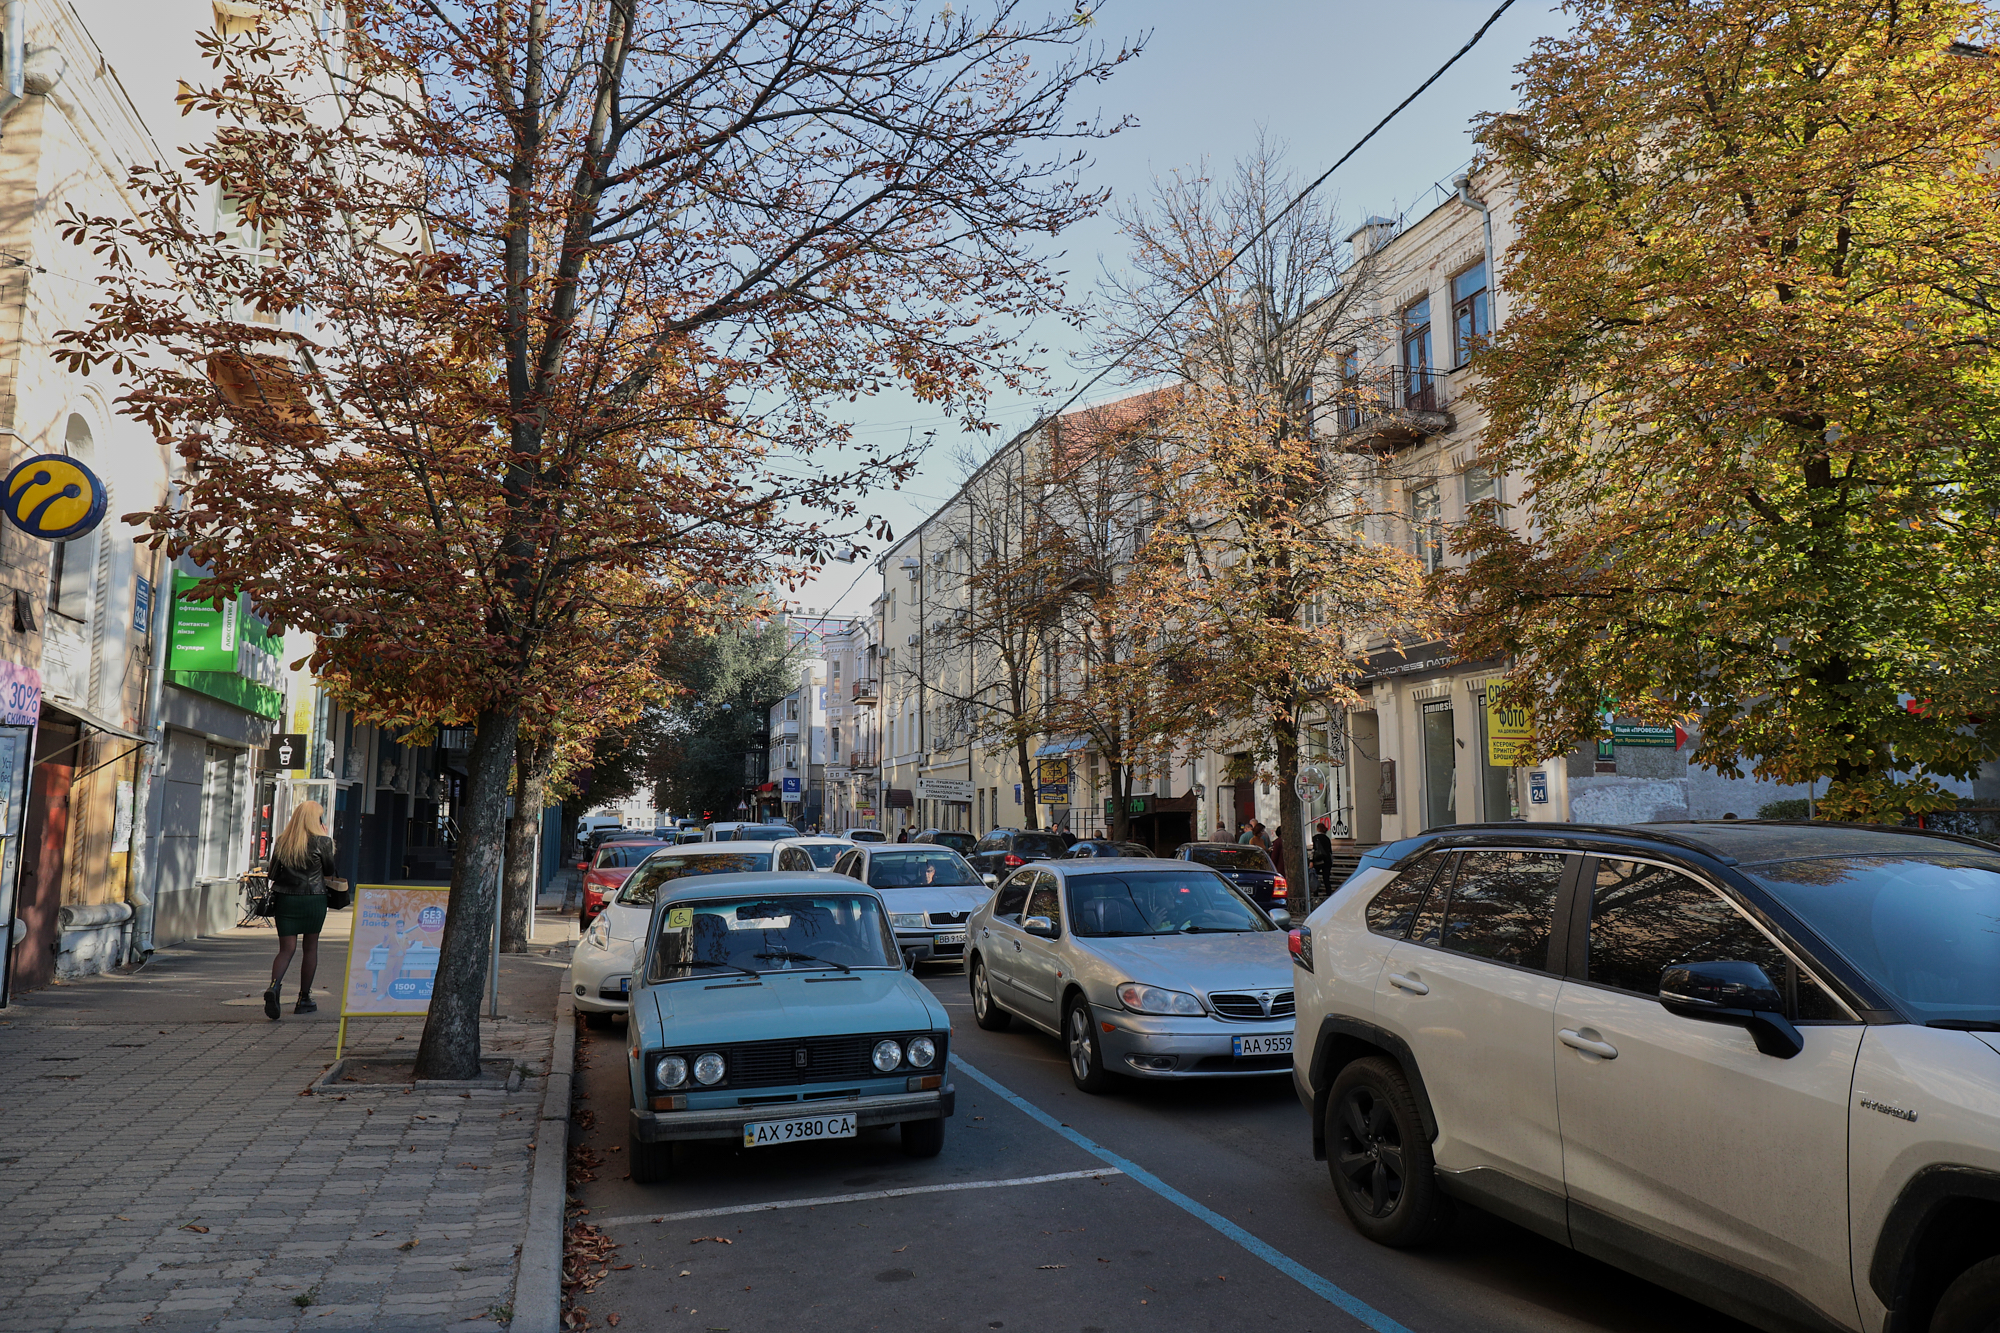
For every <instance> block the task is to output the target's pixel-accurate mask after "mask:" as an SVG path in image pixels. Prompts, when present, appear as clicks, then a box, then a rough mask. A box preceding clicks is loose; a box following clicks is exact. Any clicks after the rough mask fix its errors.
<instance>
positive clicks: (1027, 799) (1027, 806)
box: [993, 740, 1041, 828]
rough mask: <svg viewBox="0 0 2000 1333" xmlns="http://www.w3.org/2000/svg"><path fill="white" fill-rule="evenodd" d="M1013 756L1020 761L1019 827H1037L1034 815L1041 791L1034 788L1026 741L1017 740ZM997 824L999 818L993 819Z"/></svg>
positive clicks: (1032, 764)
mask: <svg viewBox="0 0 2000 1333" xmlns="http://www.w3.org/2000/svg"><path fill="white" fill-rule="evenodd" d="M1014 757H1015V758H1016V759H1018V760H1020V762H1021V827H1022V828H1039V827H1040V825H1039V824H1037V823H1036V822H1035V817H1036V815H1037V814H1039V813H1040V811H1039V809H1038V807H1037V801H1038V799H1039V797H1040V796H1041V793H1040V792H1039V791H1038V790H1036V788H1035V772H1034V761H1033V760H1032V759H1031V758H1029V756H1028V742H1027V741H1026V740H1022V741H1019V742H1017V743H1016V744H1015V746H1014ZM993 822H994V823H995V824H998V823H999V822H1000V821H999V819H997V818H996V819H994V821H993Z"/></svg>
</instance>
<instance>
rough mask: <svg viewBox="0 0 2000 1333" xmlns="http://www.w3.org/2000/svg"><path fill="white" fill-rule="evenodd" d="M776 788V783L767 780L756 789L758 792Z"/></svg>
mask: <svg viewBox="0 0 2000 1333" xmlns="http://www.w3.org/2000/svg"><path fill="white" fill-rule="evenodd" d="M777 789H778V784H777V783H775V782H767V783H765V784H764V785H763V786H761V787H759V788H758V789H757V790H758V791H760V792H766V791H776V790H777Z"/></svg>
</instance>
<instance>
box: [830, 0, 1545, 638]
mask: <svg viewBox="0 0 2000 1333" xmlns="http://www.w3.org/2000/svg"><path fill="white" fill-rule="evenodd" d="M1513 7H1514V0H1500V6H1499V7H1498V8H1497V9H1495V10H1494V11H1493V12H1492V13H1491V14H1488V15H1487V16H1486V21H1485V22H1484V23H1482V24H1480V25H1479V27H1478V28H1477V29H1476V30H1475V31H1474V32H1473V34H1472V36H1470V37H1468V38H1467V39H1466V41H1465V45H1463V46H1461V47H1459V48H1458V50H1456V51H1454V52H1453V53H1452V55H1451V58H1450V59H1449V60H1447V61H1445V62H1444V63H1443V64H1442V65H1439V66H1438V67H1437V68H1436V69H1435V70H1433V71H1432V72H1431V76H1430V77H1429V78H1427V79H1425V80H1424V81H1423V82H1422V83H1420V84H1418V85H1417V86H1416V87H1415V88H1414V89H1412V90H1411V92H1410V94H1409V96H1407V97H1405V98H1404V99H1403V100H1402V101H1400V102H1398V103H1396V105H1395V106H1393V107H1391V108H1390V109H1389V114H1387V115H1386V116H1383V117H1382V119H1380V120H1378V121H1376V122H1375V124H1374V126H1373V128H1371V129H1370V130H1369V131H1368V133H1366V134H1364V135H1362V136H1361V137H1360V138H1359V139H1356V140H1355V141H1354V146H1353V147H1351V148H1349V149H1348V150H1347V151H1346V152H1344V153H1342V154H1341V155H1340V156H1339V157H1338V158H1336V159H1335V160H1334V163H1333V165H1332V166H1330V167H1328V168H1327V169H1326V170H1325V171H1322V172H1321V173H1320V174H1319V175H1317V176H1315V177H1314V178H1313V179H1312V181H1311V182H1310V183H1309V184H1308V185H1307V186H1306V187H1305V188H1304V189H1302V190H1300V191H1299V192H1298V193H1297V194H1296V195H1294V196H1293V197H1292V199H1291V202H1289V203H1287V204H1286V205H1285V206H1284V207H1283V208H1281V209H1279V210H1278V211H1277V212H1276V213H1273V214H1272V215H1271V217H1270V219H1269V220H1268V221H1266V222H1265V223H1264V225H1263V226H1261V227H1259V228H1258V229H1257V230H1256V231H1255V232H1253V233H1252V234H1251V236H1250V238H1249V239H1248V240H1247V241H1245V242H1244V243H1243V244H1242V245H1240V246H1238V247H1237V248H1236V252H1235V254H1232V255H1231V256H1230V257H1229V258H1228V259H1226V260H1224V261H1223V262H1222V263H1220V264H1218V265H1217V266H1216V268H1215V271H1214V272H1213V273H1210V274H1209V275H1208V276H1207V277H1205V278H1203V279H1202V280H1201V281H1200V282H1198V283H1196V284H1195V285H1194V286H1192V287H1190V288H1188V289H1187V292H1186V293H1185V294H1184V295H1183V296H1182V297H1181V299H1180V300H1178V301H1176V302H1174V304H1173V306H1172V308H1171V309H1169V310H1167V311H1166V313H1164V314H1162V315H1161V316H1160V317H1159V318H1158V319H1157V320H1155V321H1154V322H1153V324H1152V326H1151V327H1150V328H1148V329H1147V330H1146V332H1145V333H1144V334H1142V335H1140V337H1139V338H1138V339H1137V340H1135V341H1139V342H1143V341H1145V340H1146V339H1148V338H1151V337H1152V336H1153V335H1154V334H1155V333H1158V332H1159V331H1160V330H1161V329H1162V328H1164V327H1166V324H1167V321H1169V320H1171V319H1172V318H1173V317H1174V316H1175V315H1178V314H1179V313H1180V312H1181V311H1183V310H1185V309H1187V306H1188V303H1189V302H1190V301H1192V300H1194V299H1195V297H1197V296H1199V295H1201V294H1202V293H1203V292H1204V291H1206V290H1208V288H1210V287H1212V286H1214V285H1215V284H1216V283H1217V282H1218V281H1220V280H1221V279H1222V276H1223V275H1224V274H1226V273H1228V272H1229V270H1230V269H1232V268H1234V267H1236V260H1237V257H1238V256H1240V255H1241V254H1243V252H1244V251H1246V250H1248V249H1250V248H1251V247H1252V246H1254V245H1256V244H1257V242H1259V241H1261V240H1263V239H1264V237H1265V236H1267V235H1269V234H1270V232H1271V229H1272V228H1273V227H1276V226H1277V225H1278V223H1279V222H1280V221H1281V220H1282V219H1283V218H1284V216H1285V215H1286V214H1287V213H1290V212H1291V211H1292V210H1293V209H1295V208H1297V207H1298V206H1299V205H1300V204H1303V203H1304V202H1305V201H1306V199H1307V197H1308V196H1310V195H1311V194H1312V193H1313V191H1315V190H1317V189H1319V187H1320V186H1322V185H1324V184H1326V182H1327V181H1328V180H1329V179H1330V178H1331V177H1332V176H1333V173H1334V172H1336V171H1338V170H1340V169H1341V168H1342V167H1343V166H1345V165H1347V163H1348V161H1349V159H1351V158H1352V157H1353V156H1354V155H1355V154H1356V153H1358V152H1360V151H1361V150H1362V149H1363V148H1365V147H1367V146H1368V142H1369V140H1371V139H1373V138H1374V137H1375V136H1376V135H1378V134H1380V133H1381V132H1382V131H1383V130H1384V129H1385V128H1387V126H1388V124H1389V122H1390V121H1392V120H1394V119H1395V118H1396V117H1397V116H1400V115H1401V114H1403V112H1404V111H1405V110H1406V109H1408V107H1409V105H1410V103H1412V102H1414V101H1416V100H1417V99H1418V98H1419V97H1422V96H1423V95H1424V93H1425V92H1426V91H1427V90H1428V89H1429V88H1430V86H1431V85H1432V84H1434V83H1436V82H1437V81H1438V80H1439V79H1441V78H1443V77H1444V76H1445V72H1446V71H1447V70H1449V69H1450V68H1451V67H1452V66H1453V65H1456V64H1457V63H1458V62H1459V61H1461V60H1463V59H1464V58H1465V57H1466V55H1467V53H1469V52H1470V51H1471V50H1472V48H1473V47H1475V46H1477V45H1479V43H1480V41H1481V39H1483V38H1484V37H1485V36H1486V33H1487V30H1488V29H1489V28H1491V27H1492V26H1493V25H1494V24H1495V23H1497V22H1499V21H1500V16H1501V15H1502V14H1505V13H1506V12H1507V11H1508V10H1510V9H1512V8H1513ZM1130 356H1131V353H1129V352H1125V353H1120V354H1119V355H1118V356H1116V357H1114V358H1113V359H1112V360H1111V361H1109V362H1108V363H1106V365H1105V366H1104V368H1103V369H1102V370H1099V371H1098V372H1097V373H1096V374H1095V375H1092V376H1091V377H1090V378H1089V379H1087V380H1085V381H1084V382H1083V383H1082V384H1079V385H1078V386H1077V387H1076V388H1075V389H1073V390H1071V391H1070V395H1069V397H1067V398H1065V399H1063V401H1062V403H1061V404H1060V405H1059V406H1057V407H1056V409H1055V410H1054V411H1053V412H1048V413H1044V414H1042V415H1040V416H1038V417H1037V418H1036V422H1037V424H1039V423H1040V422H1042V421H1046V420H1048V419H1049V418H1050V417H1059V416H1061V415H1062V414H1063V413H1064V412H1066V411H1068V410H1069V409H1070V408H1071V407H1072V406H1073V405H1075V403H1076V401H1077V400H1078V399H1079V398H1081V397H1083V396H1084V395H1085V394H1086V393H1089V392H1090V391H1091V390H1092V389H1093V388H1095V387H1096V386H1097V385H1098V384H1099V383H1101V382H1102V381H1103V379H1104V377H1105V376H1107V375H1109V374H1110V373H1111V372H1112V371H1114V370H1116V369H1118V367H1120V366H1122V365H1124V364H1125V362H1126V361H1127V360H1128V359H1129V358H1130ZM1028 429H1029V430H1033V429H1034V426H1030V427H1028ZM872 563H874V562H873V561H869V562H867V564H864V565H863V566H862V569H861V572H860V573H858V574H856V575H855V576H854V582H852V583H849V584H848V585H847V587H846V589H845V590H844V591H842V593H841V594H840V596H839V597H836V598H834V599H833V601H832V603H830V604H829V610H831V608H832V607H833V606H838V605H839V604H840V602H841V600H842V599H844V598H845V597H846V596H847V594H848V593H850V592H853V591H854V589H855V586H856V585H857V584H859V583H860V582H861V578H862V575H863V574H866V573H867V572H868V565H869V564H872Z"/></svg>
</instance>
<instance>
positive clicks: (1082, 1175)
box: [590, 1167, 1125, 1227]
mask: <svg viewBox="0 0 2000 1333" xmlns="http://www.w3.org/2000/svg"><path fill="white" fill-rule="evenodd" d="M1124 1174H1125V1173H1124V1172H1123V1171H1121V1170H1119V1169H1118V1168H1117V1167H1092V1168H1091V1169H1090V1170H1088V1171H1058V1172H1056V1173H1055V1174H1054V1175H1048V1176H1016V1177H1015V1178H1014V1179H1012V1180H965V1181H960V1182H958V1183H957V1184H953V1185H911V1186H909V1187H907V1188H905V1189H898V1190H869V1191H868V1192H867V1193H865V1194H827V1195H823V1196H821V1197H820V1198H817V1199H778V1200H776V1201H774V1202H772V1203H743V1204H737V1205H736V1206H735V1207H733V1208H698V1209H696V1210H695V1211H693V1212H691V1213H647V1214H643V1215H641V1216H638V1217H607V1218H605V1219H603V1220H602V1221H599V1220H598V1219H596V1218H592V1219H591V1223H590V1224H591V1225H592V1226H596V1227H629V1226H637V1225H638V1224H639V1223H641V1222H691V1221H693V1220H694V1219H695V1218H698V1217H730V1216H734V1215H735V1214H738V1213H771V1212H776V1211H777V1210H778V1209H780V1208H818V1207H820V1206H821V1205H822V1204H830V1203H867V1202H869V1201H870V1200H873V1199H901V1198H906V1197H908V1196H909V1195H912V1194H951V1193H954V1192H956V1191H958V1190H998V1189H1008V1188H1011V1187H1012V1186H1015V1185H1046V1184H1048V1183H1049V1182H1050V1181H1052V1180H1091V1179H1094V1178H1096V1177H1098V1176H1122V1175H1124Z"/></svg>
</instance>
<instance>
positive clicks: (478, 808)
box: [416, 709, 521, 1079]
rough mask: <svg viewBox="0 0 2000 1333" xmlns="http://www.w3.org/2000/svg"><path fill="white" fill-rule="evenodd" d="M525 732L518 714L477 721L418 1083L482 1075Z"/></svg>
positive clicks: (487, 713) (493, 714)
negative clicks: (484, 1015) (515, 780)
mask: <svg viewBox="0 0 2000 1333" xmlns="http://www.w3.org/2000/svg"><path fill="white" fill-rule="evenodd" d="M520 725H521V720H520V715H519V714H518V713H516V712H513V711H511V710H510V711H507V712H499V711H496V710H493V709H486V710H483V711H482V712H481V713H480V714H479V717H478V721H477V728H476V730H475V732H474V736H473V741H472V757H471V760H470V762H469V770H470V774H469V776H468V777H467V779H466V783H465V809H464V812H463V813H462V815H461V817H460V820H459V829H460V833H459V843H458V854H457V856H456V857H454V858H453V861H452V871H451V896H450V897H449V898H448V899H447V900H446V907H445V920H444V938H443V940H441V941H440V942H439V950H440V952H439V954H438V961H437V977H436V980H435V982H434V983H433V984H432V986H431V1004H430V1013H429V1015H428V1016H427V1017H426V1018H425V1019H424V1036H423V1040H422V1042H420V1043H419V1044H418V1046H417V1068H416V1076H417V1077H418V1078H435V1079H467V1078H476V1077H478V1075H479V1072H480V1064H479V1005H480V1001H481V999H483V998H484V995H485V991H486V967H487V955H488V954H489V953H490V952H491V951H492V948H493V917H494V913H495V911H496V909H497V907H498V903H497V901H496V899H497V897H498V895H497V893H496V892H495V890H496V889H497V887H498V884H499V878H500V866H501V859H502V855H503V852H504V843H505V835H506V821H507V786H508V779H509V778H510V777H512V776H513V768H514V738H515V735H516V733H517V732H518V731H519V729H520Z"/></svg>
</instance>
